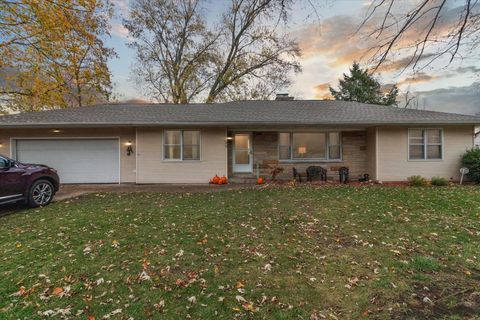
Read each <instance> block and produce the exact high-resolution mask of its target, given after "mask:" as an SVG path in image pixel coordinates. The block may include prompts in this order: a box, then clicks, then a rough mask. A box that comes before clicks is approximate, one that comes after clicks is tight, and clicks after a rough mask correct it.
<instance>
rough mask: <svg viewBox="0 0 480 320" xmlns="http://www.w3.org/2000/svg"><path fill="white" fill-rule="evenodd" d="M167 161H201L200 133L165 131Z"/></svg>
mask: <svg viewBox="0 0 480 320" xmlns="http://www.w3.org/2000/svg"><path fill="white" fill-rule="evenodd" d="M163 154H164V159H165V160H200V131H196V130H165V132H164V143H163Z"/></svg>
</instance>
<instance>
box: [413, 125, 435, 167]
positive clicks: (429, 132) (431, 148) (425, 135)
mask: <svg viewBox="0 0 480 320" xmlns="http://www.w3.org/2000/svg"><path fill="white" fill-rule="evenodd" d="M442 158H443V130H442V129H408V159H409V160H441V159H442Z"/></svg>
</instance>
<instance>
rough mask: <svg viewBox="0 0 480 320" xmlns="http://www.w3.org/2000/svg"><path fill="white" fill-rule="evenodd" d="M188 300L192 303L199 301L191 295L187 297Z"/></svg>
mask: <svg viewBox="0 0 480 320" xmlns="http://www.w3.org/2000/svg"><path fill="white" fill-rule="evenodd" d="M187 300H188V302H190V303H196V302H197V298H196V297H195V296H191V297H190V298H188V299H187Z"/></svg>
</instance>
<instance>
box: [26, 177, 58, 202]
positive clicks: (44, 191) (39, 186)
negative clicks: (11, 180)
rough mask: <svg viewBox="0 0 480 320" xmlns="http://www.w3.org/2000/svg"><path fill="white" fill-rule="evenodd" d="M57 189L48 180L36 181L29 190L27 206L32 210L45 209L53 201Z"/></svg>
mask: <svg viewBox="0 0 480 320" xmlns="http://www.w3.org/2000/svg"><path fill="white" fill-rule="evenodd" d="M54 195H55V189H54V188H53V184H52V183H51V182H50V181H48V180H37V181H35V182H34V183H33V184H32V185H31V186H30V189H29V190H28V198H27V204H28V206H30V207H31V208H37V207H44V206H46V205H48V204H49V203H50V202H52V200H53V196H54Z"/></svg>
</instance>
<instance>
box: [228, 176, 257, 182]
mask: <svg viewBox="0 0 480 320" xmlns="http://www.w3.org/2000/svg"><path fill="white" fill-rule="evenodd" d="M228 182H230V183H246V184H255V183H257V177H255V176H252V175H248V176H247V175H245V176H237V175H236V176H234V177H231V178H229V179H228Z"/></svg>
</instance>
